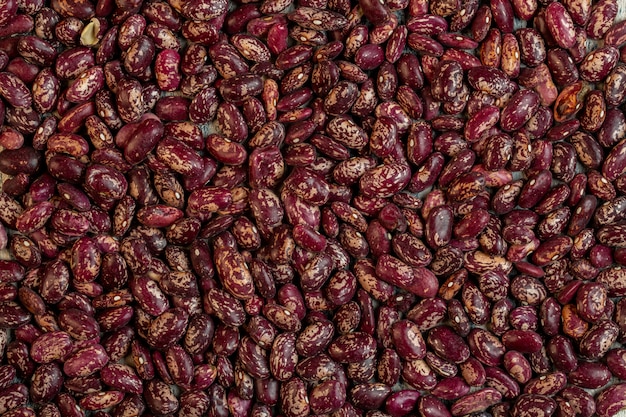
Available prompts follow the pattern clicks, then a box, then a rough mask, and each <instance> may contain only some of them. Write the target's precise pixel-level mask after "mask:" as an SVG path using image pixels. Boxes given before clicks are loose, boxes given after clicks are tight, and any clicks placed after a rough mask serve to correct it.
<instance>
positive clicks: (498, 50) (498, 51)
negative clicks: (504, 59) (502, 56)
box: [496, 46, 500, 54]
mask: <svg viewBox="0 0 626 417" xmlns="http://www.w3.org/2000/svg"><path fill="white" fill-rule="evenodd" d="M499 53H500V47H499V46H498V47H496V54H499Z"/></svg>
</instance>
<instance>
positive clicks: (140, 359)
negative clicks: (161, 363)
mask: <svg viewBox="0 0 626 417" xmlns="http://www.w3.org/2000/svg"><path fill="white" fill-rule="evenodd" d="M137 362H139V365H143V364H144V362H145V361H144V360H143V357H141V356H140V357H139V360H138V361H137Z"/></svg>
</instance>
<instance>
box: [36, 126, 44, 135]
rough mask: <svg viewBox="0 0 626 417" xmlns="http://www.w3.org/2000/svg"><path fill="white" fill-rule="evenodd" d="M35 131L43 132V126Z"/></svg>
mask: <svg viewBox="0 0 626 417" xmlns="http://www.w3.org/2000/svg"><path fill="white" fill-rule="evenodd" d="M37 133H38V134H40V135H41V134H42V133H43V127H40V128H39V129H37Z"/></svg>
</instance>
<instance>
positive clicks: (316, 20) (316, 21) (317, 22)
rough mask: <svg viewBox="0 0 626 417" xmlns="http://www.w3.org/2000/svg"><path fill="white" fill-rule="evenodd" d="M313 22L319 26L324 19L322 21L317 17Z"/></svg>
mask: <svg viewBox="0 0 626 417" xmlns="http://www.w3.org/2000/svg"><path fill="white" fill-rule="evenodd" d="M313 24H314V25H318V26H319V25H321V24H322V21H321V20H319V19H315V20H314V21H313Z"/></svg>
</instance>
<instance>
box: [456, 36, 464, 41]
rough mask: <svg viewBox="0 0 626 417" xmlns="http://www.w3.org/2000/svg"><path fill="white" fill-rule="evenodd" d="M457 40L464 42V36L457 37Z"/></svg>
mask: <svg viewBox="0 0 626 417" xmlns="http://www.w3.org/2000/svg"><path fill="white" fill-rule="evenodd" d="M455 39H456V40H457V41H462V40H463V37H462V36H457V37H455Z"/></svg>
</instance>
